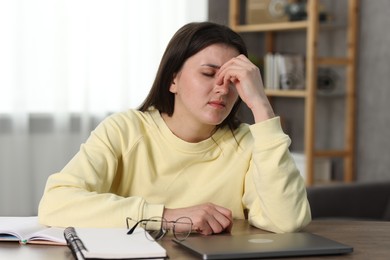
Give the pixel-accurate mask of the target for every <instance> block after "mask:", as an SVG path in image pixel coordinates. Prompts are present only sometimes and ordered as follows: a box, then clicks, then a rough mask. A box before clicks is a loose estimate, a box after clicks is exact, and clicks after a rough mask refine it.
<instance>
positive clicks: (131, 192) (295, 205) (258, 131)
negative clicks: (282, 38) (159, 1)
mask: <svg viewBox="0 0 390 260" xmlns="http://www.w3.org/2000/svg"><path fill="white" fill-rule="evenodd" d="M241 102H244V103H245V104H246V105H247V106H248V107H249V109H250V110H251V111H252V113H253V117H254V120H255V124H253V125H247V124H240V123H239V122H238V121H237V119H236V112H237V110H238V107H239V105H240V103H241ZM290 142H291V141H290V139H289V137H288V136H287V135H285V134H284V133H283V131H282V129H281V126H280V120H279V118H278V117H275V115H274V113H273V111H272V108H271V106H270V104H269V102H268V100H267V97H266V95H265V93H264V89H263V85H262V80H261V76H260V73H259V70H258V68H257V67H256V66H255V65H253V64H252V63H251V62H250V61H249V60H248V58H247V50H246V47H245V44H244V43H243V41H242V39H241V38H240V36H239V35H238V34H236V33H235V32H233V31H232V30H231V29H229V28H228V27H226V26H222V25H217V24H214V23H210V22H202V23H190V24H187V25H185V26H183V27H182V28H181V29H179V31H178V32H177V33H176V34H175V35H174V36H173V38H172V39H171V41H170V43H169V44H168V46H167V49H166V51H165V53H164V56H163V58H162V61H161V64H160V67H159V70H158V72H157V76H156V79H155V81H154V84H153V86H152V89H151V91H150V93H149V95H148V97H147V98H146V100H145V101H144V103H143V104H142V105H141V107H140V108H139V109H138V110H134V109H132V110H129V111H126V112H122V113H117V114H114V115H112V116H110V117H108V118H107V119H105V120H104V121H103V122H102V123H101V124H100V125H99V126H98V127H97V128H96V129H95V130H94V131H93V132H92V134H91V136H90V137H89V139H88V140H87V141H86V143H85V144H83V145H82V146H81V149H80V151H79V152H78V153H77V154H76V155H75V157H74V158H73V159H72V160H71V161H70V162H69V163H68V164H67V165H66V166H65V168H64V169H63V170H62V171H61V172H59V173H56V174H53V175H52V176H50V177H49V179H48V181H47V185H46V188H45V193H44V195H43V197H42V200H41V203H40V206H39V218H40V221H41V223H43V224H46V225H51V226H69V225H73V226H92V227H115V226H124V225H125V224H126V222H125V220H126V218H127V217H130V218H131V219H133V220H141V219H147V218H150V217H154V216H163V217H164V218H165V219H166V220H168V221H173V220H176V219H178V218H180V217H183V216H186V217H189V218H191V220H192V222H193V227H192V229H193V231H197V232H200V233H202V234H213V233H220V232H223V231H228V230H229V229H230V228H231V226H232V220H233V219H234V218H237V219H243V218H245V214H244V212H245V211H248V216H247V217H248V220H249V222H250V223H251V224H252V225H254V226H256V227H258V228H262V229H265V230H269V231H273V232H292V231H296V230H298V229H300V228H301V227H303V226H305V225H306V224H308V223H309V222H310V220H311V216H310V207H309V204H308V201H307V198H306V190H305V185H304V182H303V180H302V178H301V177H300V174H299V172H298V170H297V168H296V166H295V163H294V161H293V159H292V158H291V156H290V153H289V150H288V147H289V145H290Z"/></svg>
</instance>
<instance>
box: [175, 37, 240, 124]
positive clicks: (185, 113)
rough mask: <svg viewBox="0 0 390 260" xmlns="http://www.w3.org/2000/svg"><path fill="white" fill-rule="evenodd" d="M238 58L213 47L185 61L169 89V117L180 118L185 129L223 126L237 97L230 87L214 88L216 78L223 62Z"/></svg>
mask: <svg viewBox="0 0 390 260" xmlns="http://www.w3.org/2000/svg"><path fill="white" fill-rule="evenodd" d="M238 55H239V52H238V51H237V50H236V49H234V48H232V47H230V46H227V45H223V44H213V45H210V46H208V47H206V48H205V49H203V50H201V51H200V52H198V53H197V54H195V55H193V56H191V57H190V58H188V59H187V61H186V62H185V63H184V65H183V67H182V69H181V70H180V71H179V73H178V74H177V75H175V77H174V79H173V82H172V84H171V86H170V89H169V90H170V91H171V92H172V93H174V95H175V106H174V112H173V115H172V117H173V118H178V117H179V118H180V121H181V122H185V123H186V125H187V126H197V127H199V126H203V125H207V126H213V127H214V126H216V125H219V124H220V123H222V121H223V120H224V119H225V118H226V117H227V116H228V115H229V113H230V111H231V110H232V108H233V106H234V103H235V102H236V101H237V98H238V94H237V91H236V88H235V87H234V86H233V84H228V83H226V84H223V85H217V84H216V78H217V77H216V75H217V72H218V71H219V68H220V67H221V66H222V65H223V64H224V63H225V62H227V61H228V60H230V59H232V58H234V57H236V56H238ZM228 82H229V81H228ZM194 124H195V125H194Z"/></svg>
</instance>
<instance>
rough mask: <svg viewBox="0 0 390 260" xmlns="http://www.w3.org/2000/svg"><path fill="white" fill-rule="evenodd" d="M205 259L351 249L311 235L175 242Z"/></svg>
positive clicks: (196, 238)
mask: <svg viewBox="0 0 390 260" xmlns="http://www.w3.org/2000/svg"><path fill="white" fill-rule="evenodd" d="M173 241H174V242H176V243H178V244H180V245H182V246H184V247H185V248H187V249H189V250H190V251H192V252H193V253H195V254H197V255H199V256H201V257H202V258H203V259H243V258H266V257H289V256H310V255H332V254H345V253H350V252H352V251H353V248H352V247H351V246H348V245H345V244H341V243H339V242H336V241H334V240H330V239H327V238H324V237H321V236H318V235H314V234H311V233H304V232H299V233H286V234H251V235H231V234H220V235H213V236H193V237H188V238H187V239H186V240H184V241H177V240H173Z"/></svg>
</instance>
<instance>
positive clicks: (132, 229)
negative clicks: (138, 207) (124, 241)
mask: <svg viewBox="0 0 390 260" xmlns="http://www.w3.org/2000/svg"><path fill="white" fill-rule="evenodd" d="M142 221H143V220H140V221H138V222H137V223H135V225H134V226H133V227H132V228H130V229H129V231H127V234H128V235H131V234H133V232H134V230H135V229H136V227H138V224H139V223H141V222H142Z"/></svg>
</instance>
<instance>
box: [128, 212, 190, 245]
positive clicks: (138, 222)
mask: <svg viewBox="0 0 390 260" xmlns="http://www.w3.org/2000/svg"><path fill="white" fill-rule="evenodd" d="M153 218H158V220H157V219H153ZM183 218H185V219H188V220H189V222H188V223H182V224H189V225H190V228H189V230H188V234H187V235H186V236H185V237H184V238H180V237H178V236H177V235H176V232H175V224H177V223H180V222H179V220H180V219H183ZM129 220H131V221H136V220H134V219H132V218H131V217H126V225H127V229H128V231H127V232H126V234H127V235H131V234H133V232H134V230H135V229H136V228H137V226H138V225H139V224H141V223H143V222H148V221H149V222H161V227H160V232H161V234H159V235H158V236H157V237H156V238H154V239H155V240H160V239H162V238H163V237H164V236H165V234H166V233H167V232H168V231H169V230H170V229H172V231H173V232H172V233H173V235H174V237H175V238H176V239H177V240H179V241H184V240H185V239H187V237H188V236H189V235H190V234H191V232H192V226H193V225H194V224H193V222H192V219H191V218H189V217H180V218H178V219H176V220H170V221H168V220H166V219H165V218H164V217H159V216H156V217H151V218H146V219H141V220H138V221H137V222H136V223H135V224H134V225H133V226H132V227H131V228H130V225H129ZM163 222H165V223H167V224H172V228H167V229H164V228H163V225H162V223H163ZM145 232H147V230H145Z"/></svg>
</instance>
